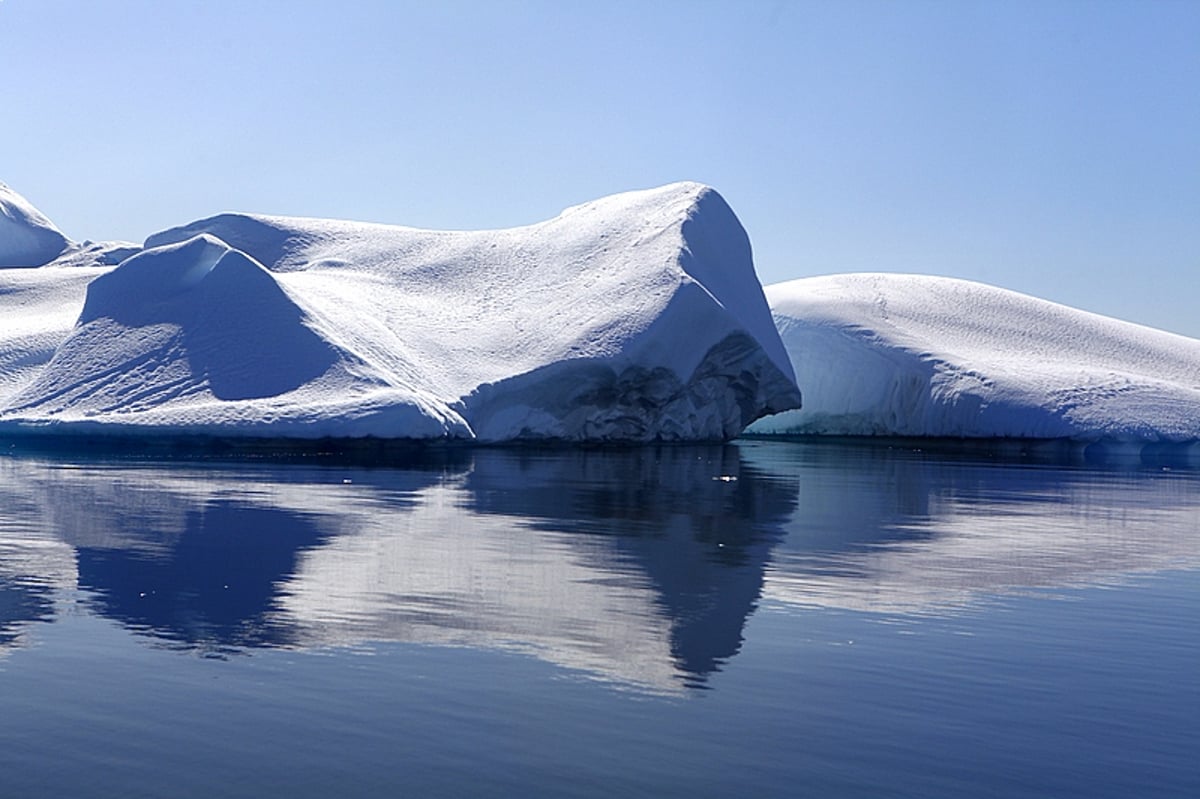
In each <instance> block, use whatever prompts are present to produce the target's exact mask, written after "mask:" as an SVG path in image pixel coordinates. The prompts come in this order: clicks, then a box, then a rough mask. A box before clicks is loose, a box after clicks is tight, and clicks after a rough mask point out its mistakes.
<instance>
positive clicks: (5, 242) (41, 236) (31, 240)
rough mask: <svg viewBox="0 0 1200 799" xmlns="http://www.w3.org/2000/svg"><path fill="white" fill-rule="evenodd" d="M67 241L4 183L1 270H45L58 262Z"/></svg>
mask: <svg viewBox="0 0 1200 799" xmlns="http://www.w3.org/2000/svg"><path fill="white" fill-rule="evenodd" d="M68 244H69V242H68V240H67V237H66V236H64V235H63V234H62V233H61V232H60V231H59V229H58V228H56V227H55V226H54V223H52V222H51V221H50V220H49V219H47V218H46V217H45V216H44V215H43V214H42V212H41V211H39V210H38V209H36V208H34V207H33V205H32V204H30V202H29V201H28V200H26V199H25V198H24V197H22V196H21V195H19V194H17V193H16V192H15V191H13V190H12V189H10V188H9V187H8V186H7V185H5V184H4V183H0V268H5V267H24V266H42V265H43V264H47V263H50V262H51V261H53V260H54V259H55V258H57V257H58V256H59V255H60V254H61V253H62V252H63V250H65V249H67V245H68Z"/></svg>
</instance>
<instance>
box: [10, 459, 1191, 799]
mask: <svg viewBox="0 0 1200 799" xmlns="http://www.w3.org/2000/svg"><path fill="white" fill-rule="evenodd" d="M77 455H78V454H77ZM1175 466H1177V465H1175ZM1198 622H1200V473H1198V472H1196V471H1193V470H1190V469H1188V468H1170V467H1164V466H1163V465H1143V464H1124V465H1122V466H1119V467H1111V468H1088V467H1081V466H1078V465H1075V466H1063V465H1053V464H1047V463H1029V462H1022V461H1005V460H988V459H985V458H972V457H965V456H956V457H950V456H938V455H933V454H929V453H922V452H918V451H913V450H909V449H899V448H891V449H889V448H885V447H866V448H864V447H843V446H833V445H814V444H800V443H785V442H743V443H739V444H735V445H728V446H714V447H661V448H646V449H637V450H624V451H555V452H536V451H528V450H488V449H484V450H461V451H455V452H453V453H450V454H446V453H442V454H440V455H439V456H438V457H437V458H436V459H428V460H422V459H420V458H416V457H414V458H412V459H410V460H409V461H407V462H405V463H399V464H393V465H391V466H387V467H383V466H375V467H371V468H368V467H364V466H354V465H352V464H327V463H326V464H319V465H308V464H305V463H303V462H291V463H271V462H266V461H264V462H250V461H242V462H227V463H216V462H210V463H204V462H167V461H162V460H157V461H149V460H148V461H137V460H131V459H124V460H111V459H110V460H104V459H99V458H83V457H78V456H76V457H67V456H66V455H64V454H63V453H58V454H56V455H55V456H54V457H52V458H51V457H44V456H36V455H28V454H16V453H10V454H8V455H6V456H0V685H2V686H3V688H2V689H0V795H4V796H9V795H12V796H61V795H64V794H71V793H73V794H77V795H86V796H97V797H108V796H111V797H138V796H146V797H151V796H163V795H171V796H180V797H185V796H213V795H219V796H233V797H241V796H245V797H251V796H263V795H288V796H329V795H334V794H336V795H340V796H401V795H412V796H511V795H525V796H529V795H543V796H580V797H591V796H613V795H636V796H689V797H696V796H735V795H759V796H814V797H819V796H914V797H916V796H947V797H949V796H964V795H970V796H1029V795H1052V796H1080V797H1083V796H1087V797H1095V796H1130V795H1137V796H1184V795H1200V766H1197V765H1196V764H1195V763H1194V762H1193V761H1194V755H1195V752H1196V751H1197V750H1198V748H1200V722H1198V721H1197V719H1198V718H1200V688H1198V687H1197V686H1198V681H1197V672H1196V665H1195V664H1196V663H1197V656H1198V655H1200V641H1198V640H1197V637H1196V630H1197V629H1200V627H1198Z"/></svg>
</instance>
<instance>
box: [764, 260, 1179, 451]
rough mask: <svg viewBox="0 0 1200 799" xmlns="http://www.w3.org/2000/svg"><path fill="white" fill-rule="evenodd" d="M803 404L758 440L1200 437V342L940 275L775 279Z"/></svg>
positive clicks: (769, 424)
mask: <svg viewBox="0 0 1200 799" xmlns="http://www.w3.org/2000/svg"><path fill="white" fill-rule="evenodd" d="M766 294H767V298H768V300H769V301H770V303H771V309H772V311H773V314H774V317H775V323H776V325H777V326H778V328H779V331H780V334H781V336H782V338H783V342H784V345H785V346H786V347H787V350H788V354H789V356H790V357H791V359H792V364H793V366H794V367H795V371H796V377H797V381H798V382H799V384H800V386H801V387H802V388H803V389H804V408H803V409H802V410H798V411H789V412H787V413H782V414H779V415H776V416H771V417H768V418H765V419H762V420H760V421H758V422H756V423H755V424H753V425H752V426H751V427H750V429H749V431H748V432H751V433H762V434H801V435H803V434H831V435H894V436H950V437H1002V438H1074V439H1080V440H1100V439H1108V440H1118V441H1136V442H1159V441H1168V442H1181V441H1192V440H1195V439H1197V438H1200V341H1198V340H1196V339H1192V338H1187V337H1184V336H1178V335H1174V334H1171V333H1166V332H1163V331H1159V330H1154V329H1151V328H1147V327H1143V326H1140V325H1135V324H1130V323H1128V322H1122V321H1118V320H1116V319H1111V318H1107V317H1104V316H1099V315H1096V314H1092V313H1087V312H1084V311H1079V310H1075V309H1072V308H1068V307H1066V306H1063V305H1058V304H1055V303H1052V302H1046V301H1044V300H1039V299H1035V298H1033V297H1029V296H1026V295H1023V294H1018V293H1016V292H1013V291H1007V290H1004V289H999V288H994V287H992V286H986V285H983V284H980V283H973V282H969V281H965V280H955V279H951V278H944V277H928V276H921V275H899V274H846V275H829V276H825V277H812V278H803V279H800V280H793V281H790V282H787V283H779V284H775V285H772V286H768V287H767V289H766Z"/></svg>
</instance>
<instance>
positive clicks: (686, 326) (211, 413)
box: [0, 183, 800, 442]
mask: <svg viewBox="0 0 1200 799" xmlns="http://www.w3.org/2000/svg"><path fill="white" fill-rule="evenodd" d="M80 252H81V251H80V249H79V248H75V249H73V250H72V249H70V248H68V249H67V251H66V254H64V255H63V256H62V257H60V258H59V260H57V261H52V262H51V263H50V264H49V265H47V266H42V267H41V268H40V269H35V270H20V271H21V272H23V273H29V272H33V273H38V274H37V277H36V278H35V277H14V276H13V275H12V274H11V271H13V270H9V271H10V274H5V275H0V281H5V282H7V283H8V284H11V285H12V286H13V287H14V295H13V296H17V297H20V296H26V297H34V296H35V295H36V298H37V299H38V302H40V303H42V305H44V306H48V305H50V304H54V307H55V308H56V309H58V312H57V315H53V321H50V319H51V317H50V316H47V317H46V319H47V321H45V322H41V323H39V324H40V325H41V326H40V327H38V325H36V324H34V322H33V319H32V318H31V317H32V316H39V318H40V313H41V312H40V311H39V310H38V308H39V306H38V305H37V303H32V304H31V303H30V302H24V301H21V300H19V299H18V300H17V301H16V302H11V301H10V300H9V299H8V298H7V297H8V295H4V296H0V304H2V305H3V313H4V317H5V320H6V322H7V321H8V320H10V319H12V320H15V325H14V328H13V329H16V328H22V329H24V328H26V327H28V328H37V330H36V332H37V333H38V336H36V337H34V336H33V335H32V334H25V335H24V336H23V337H18V336H16V335H14V334H10V333H8V332H4V333H0V369H4V365H5V363H6V362H7V363H9V364H18V365H19V372H18V367H17V366H13V367H12V370H13V374H11V375H9V376H7V377H5V376H4V375H3V374H0V431H5V430H7V431H8V432H38V431H41V432H46V431H49V432H57V433H65V432H113V433H122V434H136V435H142V434H153V435H178V434H212V435H221V436H255V437H300V438H319V437H329V436H338V437H343V436H345V437H360V436H375V437H380V438H388V439H395V438H412V439H444V438H450V439H474V440H481V441H508V440H513V439H548V440H567V441H631V442H637V441H652V440H700V439H728V438H731V437H733V436H736V435H737V434H738V433H740V432H741V431H742V429H743V428H744V427H745V426H746V425H747V424H749V423H750V422H752V421H753V420H754V419H756V418H759V417H761V416H763V415H765V414H768V413H774V412H778V411H782V410H786V409H788V408H794V407H798V405H799V402H800V395H799V391H798V390H797V388H796V385H795V381H794V377H793V374H792V370H791V365H790V363H789V361H788V358H787V354H786V352H785V351H784V348H783V345H782V342H781V341H780V339H779V335H778V333H777V331H776V330H775V327H774V325H773V324H772V320H771V316H770V312H769V309H768V307H767V303H766V300H765V298H764V296H763V293H762V288H761V286H760V285H759V283H758V280H757V278H756V276H755V273H754V267H753V263H752V260H751V253H750V244H749V240H748V238H747V236H746V233H745V231H744V230H743V229H742V226H741V224H740V223H739V222H738V220H737V218H736V216H735V215H734V214H733V212H732V211H731V210H730V209H729V207H728V205H726V203H725V201H724V200H723V199H722V198H721V197H720V196H719V195H718V194H717V193H716V192H715V191H713V190H712V189H710V188H708V187H706V186H702V185H700V184H696V183H678V184H672V185H669V186H665V187H662V188H659V189H653V190H649V191H641V192H631V193H627V194H621V195H616V196H613V197H608V198H605V199H601V200H597V201H595V202H591V203H586V204H584V205H580V206H576V207H574V208H570V209H568V210H566V211H565V212H563V213H562V214H561V215H559V216H558V217H556V218H554V219H552V220H549V221H547V222H542V223H540V224H535V225H530V226H527V227H522V228H514V229H509V230H494V231H463V232H442V231H427V230H416V229H412V228H405V227H398V226H392V225H379V224H367V223H358V222H341V221H333V220H321V219H299V218H283V217H271V216H260V215H250V214H221V215H219V216H215V217H212V218H209V219H205V220H201V221H198V222H195V223H192V224H190V225H186V226H184V227H180V228H174V229H171V230H167V231H163V232H161V233H158V234H155V235H153V236H151V237H150V238H149V239H148V240H147V241H146V244H145V249H144V250H142V251H141V252H136V254H133V255H131V256H130V257H127V258H125V260H123V261H122V262H121V263H120V264H119V265H118V266H117V267H116V268H115V269H109V270H105V269H103V268H102V266H101V264H103V260H102V258H103V257H104V256H105V254H108V255H111V253H112V252H114V250H113V249H112V248H109V249H107V250H104V251H103V252H102V253H99V254H97V255H96V256H95V257H94V258H93V259H92V260H91V261H90V262H87V261H85V262H83V264H82V265H83V267H84V268H83V269H82V270H81V269H80V265H81V262H80V258H81V255H80ZM71 258H74V260H73V261H71V263H73V264H74V267H73V268H67V267H65V266H64V265H63V264H64V263H66V260H70V259H71ZM64 259H66V260H64ZM35 260H36V259H35ZM89 269H91V270H99V276H98V277H96V276H95V275H94V274H93V275H90V277H95V279H94V280H91V282H90V283H89V284H87V289H86V297H84V296H81V295H80V293H79V290H80V285H81V284H80V280H79V278H78V277H74V278H73V277H72V276H77V275H80V274H82V273H85V272H87V271H88V270H89ZM39 281H40V282H39ZM33 284H37V285H38V286H39V287H40V288H38V290H37V291H34V290H33V289H32V288H30V286H31V285H33ZM56 288H58V289H61V291H56ZM66 308H76V309H78V312H77V314H78V315H77V319H72V323H73V324H71V325H70V326H63V325H62V322H63V319H64V313H63V309H66ZM50 342H53V343H54V347H53V350H52V351H51V350H48V348H47V345H48V344H49V343H50ZM5 371H8V370H7V369H5ZM6 386H7V388H6Z"/></svg>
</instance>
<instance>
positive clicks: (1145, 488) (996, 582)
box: [741, 442, 1200, 613]
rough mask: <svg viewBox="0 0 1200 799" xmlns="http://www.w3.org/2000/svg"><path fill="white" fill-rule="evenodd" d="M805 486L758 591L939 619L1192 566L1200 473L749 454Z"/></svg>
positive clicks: (815, 450)
mask: <svg viewBox="0 0 1200 799" xmlns="http://www.w3.org/2000/svg"><path fill="white" fill-rule="evenodd" d="M741 451H742V455H743V457H744V458H745V459H746V462H747V464H749V465H750V466H752V467H753V468H755V469H758V470H761V471H763V472H766V473H791V474H797V475H800V476H801V477H800V480H799V495H798V506H799V509H798V511H797V515H798V516H799V517H803V521H802V522H798V523H797V522H793V523H792V524H790V525H789V535H788V537H787V538H786V539H785V541H784V543H783V544H782V545H781V546H780V547H777V548H776V550H775V551H774V553H773V556H772V562H771V564H770V566H769V568H768V575H767V585H766V588H765V590H764V594H765V595H766V596H767V597H768V598H770V599H773V600H778V601H783V602H787V603H792V604H797V605H814V606H826V607H842V608H851V609H861V610H869V611H877V612H897V613H914V612H945V611H949V610H952V609H953V608H955V607H960V606H963V605H965V604H969V603H971V602H973V601H975V600H977V599H978V598H980V597H984V596H990V595H995V594H1000V593H1011V592H1018V591H1027V590H1038V591H1044V590H1046V589H1054V588H1067V587H1072V586H1081V585H1090V584H1105V583H1110V582H1113V581H1120V580H1124V579H1127V578H1128V577H1129V576H1131V575H1133V574H1135V573H1144V572H1151V571H1160V570H1165V569H1194V568H1196V567H1197V566H1200V473H1197V472H1195V471H1189V470H1186V469H1184V470H1174V469H1171V468H1163V467H1161V466H1147V467H1139V468H1136V469H1134V468H1132V467H1130V468H1127V469H1125V470H1119V469H1107V470H1106V469H1095V468H1079V467H1072V468H1064V467H1056V466H1050V465H1046V464H1036V465H1028V464H1022V463H1015V462H1007V463H1006V462H999V463H996V462H990V461H987V460H980V459H975V460H971V459H969V458H958V459H947V458H942V457H933V456H928V455H925V454H923V453H920V452H917V451H904V450H890V449H887V448H883V447H879V448H855V449H852V450H849V451H848V450H847V449H845V448H843V447H838V446H831V445H824V444H822V445H814V444H808V445H802V444H788V443H783V442H775V443H756V444H746V445H744V446H743V447H742V448H741Z"/></svg>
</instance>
